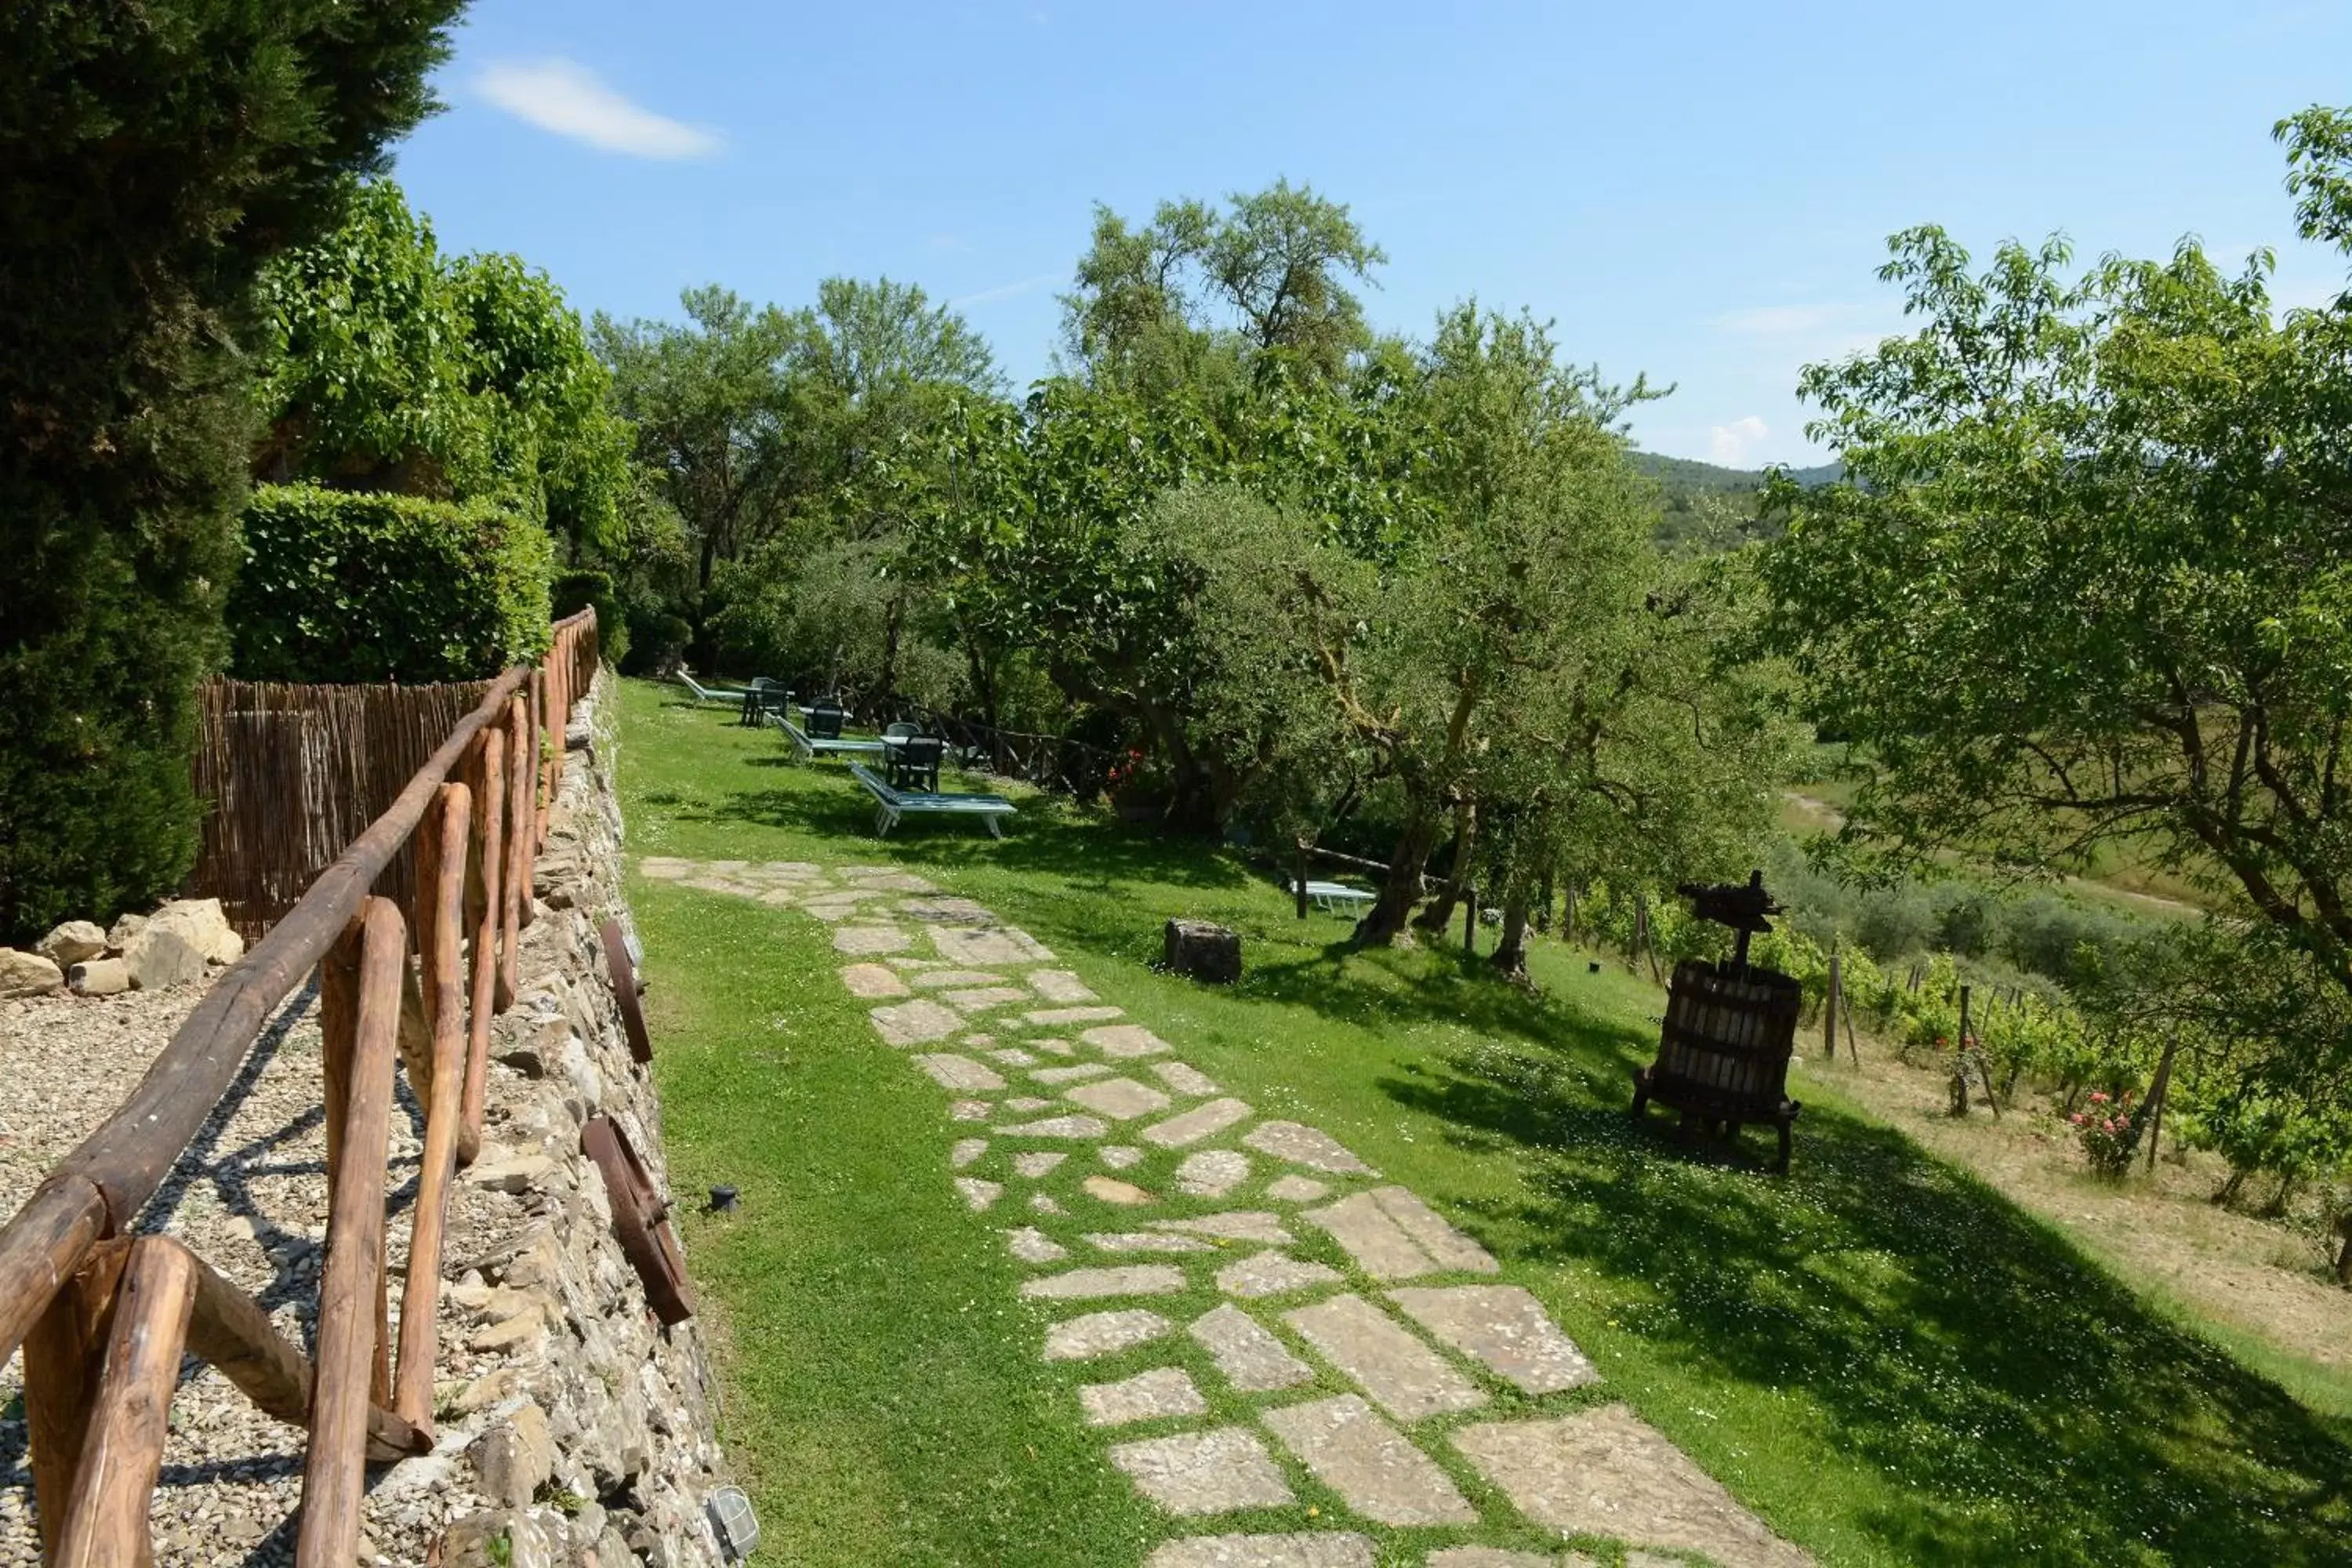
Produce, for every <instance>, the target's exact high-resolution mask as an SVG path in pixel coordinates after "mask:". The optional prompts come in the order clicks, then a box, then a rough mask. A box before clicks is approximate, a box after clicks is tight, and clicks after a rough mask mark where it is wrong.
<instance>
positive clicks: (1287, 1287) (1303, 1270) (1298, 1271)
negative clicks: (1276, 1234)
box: [1217, 1251, 1339, 1301]
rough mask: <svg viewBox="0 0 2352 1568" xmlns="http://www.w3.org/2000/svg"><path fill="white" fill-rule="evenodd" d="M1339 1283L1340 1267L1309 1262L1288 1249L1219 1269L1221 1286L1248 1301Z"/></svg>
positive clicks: (1262, 1253)
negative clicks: (1290, 1253)
mask: <svg viewBox="0 0 2352 1568" xmlns="http://www.w3.org/2000/svg"><path fill="white" fill-rule="evenodd" d="M1338 1283H1339V1270H1338V1269H1336V1268H1331V1267H1329V1266H1328V1264H1322V1263H1308V1262H1305V1261H1303V1260H1301V1259H1299V1258H1293V1257H1291V1256H1290V1255H1289V1254H1288V1253H1286V1252H1270V1251H1269V1252H1260V1253H1257V1254H1255V1255H1254V1256H1252V1257H1249V1258H1243V1259H1242V1260H1241V1261H1240V1262H1238V1263H1228V1264H1226V1265H1225V1266H1224V1267H1223V1268H1220V1269H1218V1270H1217V1289H1220V1290H1223V1292H1224V1293H1225V1294H1226V1295H1228V1296H1239V1297H1240V1298H1241V1299H1242V1300H1245V1301H1254V1300H1259V1299H1261V1298H1263V1297H1266V1296H1286V1295H1289V1294H1290V1293H1291V1292H1292V1291H1294V1290H1307V1289H1313V1288H1315V1287H1316V1286H1318V1285H1337V1284H1338Z"/></svg>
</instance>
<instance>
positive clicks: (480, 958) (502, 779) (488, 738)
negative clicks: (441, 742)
mask: <svg viewBox="0 0 2352 1568" xmlns="http://www.w3.org/2000/svg"><path fill="white" fill-rule="evenodd" d="M481 739H482V746H481V752H480V755H479V757H478V759H477V764H476V770H475V775H474V798H475V799H476V800H478V801H480V802H481V803H482V812H481V820H480V824H479V826H478V827H477V829H476V831H475V846H476V847H475V851H474V855H475V859H476V860H477V861H478V864H479V867H480V870H479V873H478V875H479V878H480V883H479V887H480V892H479V897H480V900H481V907H480V910H479V912H478V915H477V916H476V918H475V921H474V947H473V952H472V955H471V957H472V961H473V971H474V973H473V985H472V988H471V993H470V1000H469V1002H468V1004H467V1024H466V1090H465V1096H464V1100H463V1104H464V1108H465V1109H464V1126H463V1129H462V1131H461V1132H460V1134H459V1137H458V1140H457V1157H458V1159H459V1160H461V1161H462V1162H464V1163H467V1164H468V1165H470V1164H472V1163H474V1156H475V1155H476V1154H477V1153H478V1152H480V1150H481V1142H482V1105H483V1100H484V1097H485V1095H486V1094H487V1092H488V1074H489V1061H490V1015H491V1014H492V1013H493V1012H494V1011H496V1010H497V1007H498V974H499V926H500V924H501V923H502V916H501V912H500V911H501V910H503V909H504V907H505V903H506V895H505V893H504V891H503V889H504V888H505V886H506V837H505V826H506V810H507V763H506V752H507V747H506V737H505V735H503V734H502V733H500V732H499V731H497V730H490V729H486V730H484V731H482V737H481Z"/></svg>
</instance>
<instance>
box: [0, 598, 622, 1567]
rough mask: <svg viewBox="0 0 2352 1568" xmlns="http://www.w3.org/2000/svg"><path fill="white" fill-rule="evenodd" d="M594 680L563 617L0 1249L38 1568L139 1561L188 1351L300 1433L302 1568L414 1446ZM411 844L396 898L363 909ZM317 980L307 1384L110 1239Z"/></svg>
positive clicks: (138, 1245) (325, 1558)
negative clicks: (403, 1179) (447, 1259)
mask: <svg viewBox="0 0 2352 1568" xmlns="http://www.w3.org/2000/svg"><path fill="white" fill-rule="evenodd" d="M595 668H596V623H595V616H594V614H593V612H592V611H583V612H581V613H580V614H579V615H577V616H572V617H570V618H569V619H566V620H564V621H562V622H559V623H557V625H556V626H555V636H554V642H553V646H552V647H551V648H550V650H549V652H548V655H547V657H546V658H545V659H544V660H542V661H541V663H540V664H539V665H538V666H537V667H536V668H528V667H520V666H519V667H517V668H513V669H509V670H508V671H507V672H506V673H505V674H504V675H502V676H500V677H499V679H496V680H494V681H492V682H490V683H489V684H488V688H487V689H485V690H484V691H483V692H482V694H481V696H480V699H479V700H478V701H477V702H476V703H475V704H474V706H473V708H472V709H471V710H470V711H468V712H467V713H465V714H464V716H463V717H461V718H458V719H457V720H456V721H454V722H453V723H452V724H451V725H450V726H449V728H448V730H447V732H446V735H445V736H444V737H443V739H442V740H441V742H440V744H439V745H438V746H437V747H436V748H435V750H434V751H433V753H432V755H431V756H430V757H429V758H428V759H427V760H426V761H425V764H424V766H422V767H421V768H418V769H417V770H416V771H415V774H414V775H413V776H411V777H410V778H409V780H408V782H407V784H406V785H405V786H404V787H403V788H402V789H401V790H400V791H399V793H398V794H397V795H395V796H394V798H393V800H392V803H391V805H389V806H388V807H386V808H385V809H384V810H383V813H382V815H380V816H377V817H376V818H375V820H374V821H373V822H372V823H370V824H369V825H368V826H367V827H366V829H365V830H364V831H362V832H361V833H360V834H359V835H358V836H357V837H354V838H352V841H351V843H350V844H349V846H348V847H345V848H344V849H343V850H342V852H341V854H340V855H339V856H337V857H336V858H335V860H334V862H333V864H331V865H330V866H329V867H327V868H326V869H325V870H324V871H322V872H320V874H319V876H318V878H317V879H315V880H314V881H312V882H311V884H310V889H309V890H308V891H306V892H304V893H303V894H302V895H301V897H300V898H299V900H296V901H295V902H294V904H293V906H292V907H291V909H289V910H288V911H287V912H286V914H285V917H284V918H283V919H282V920H280V921H278V922H277V924H276V925H275V927H274V928H273V929H271V931H269V933H268V935H267V936H265V937H263V938H262V939H261V941H260V942H257V944H256V945H255V946H254V947H253V948H252V950H251V951H250V952H247V954H246V955H245V956H244V957H243V958H242V959H240V960H239V961H238V962H237V963H236V964H234V965H233V966H231V967H230V969H229V970H228V971H227V973H225V974H223V975H222V976H221V978H220V980H219V982H218V983H217V984H215V985H214V986H213V988H212V989H211V990H210V991H208V992H207V993H205V996H204V999H203V1000H202V1001H200V1002H199V1003H198V1004H197V1005H196V1008H195V1011H194V1013H192V1014H190V1015H189V1017H188V1020H187V1022H186V1023H184V1024H183V1025H182V1026H180V1029H179V1032H178V1033H177V1034H175V1035H173V1037H172V1040H171V1043H170V1044H169V1045H168V1046H166V1047H164V1048H163V1052H162V1053H161V1054H160V1055H158V1056H157V1057H156V1058H155V1060H154V1062H153V1064H152V1066H150V1067H149V1068H148V1069H147V1074H146V1076H145V1077H144V1078H143V1079H141V1080H140V1082H139V1085H138V1087H137V1088H136V1089H133V1090H132V1091H131V1096H130V1098H129V1099H128V1100H125V1101H124V1102H123V1103H122V1105H121V1108H120V1109H119V1110H116V1111H115V1112H114V1114H113V1115H112V1116H110V1117H109V1118H108V1119H107V1120H106V1121H105V1122H104V1123H103V1124H102V1125H100V1127H99V1128H98V1130H97V1131H94V1132H92V1133H91V1134H90V1135H89V1137H88V1138H86V1139H84V1140H83V1141H82V1142H81V1143H80V1145H79V1147H77V1148H76V1149H75V1150H74V1151H73V1152H71V1153H69V1154H68V1155H67V1156H66V1157H65V1159H64V1160H62V1161H61V1162H59V1163H58V1165H57V1167H56V1168H55V1169H54V1170H52V1171H51V1172H50V1173H49V1174H48V1176H47V1179H46V1180H45V1181H44V1182H43V1183H42V1184H41V1185H40V1186H39V1188H37V1190H36V1191H35V1192H34V1194H33V1196H32V1197H31V1198H30V1199H29V1200H28V1201H27V1202H26V1204H25V1206H24V1207H23V1208H21V1209H19V1210H18V1211H17V1212H16V1216H15V1217H14V1218H12V1219H11V1220H10V1221H9V1222H8V1224H7V1226H6V1227H5V1229H0V1360H5V1359H6V1357H7V1355H8V1354H9V1352H12V1351H14V1350H15V1349H16V1347H17V1346H18V1345H19V1344H21V1345H23V1347H24V1351H25V1413H26V1425H27V1427H28V1430H29V1432H30V1435H31V1439H32V1469H33V1487H34V1498H35V1503H36V1507H37V1511H38V1514H39V1519H40V1526H41V1545H42V1554H43V1560H44V1562H45V1563H51V1564H63V1565H70V1568H145V1565H146V1564H148V1563H152V1560H153V1548H152V1542H151V1541H150V1539H149V1531H148V1524H147V1518H148V1505H149V1499H150V1497H151V1495H152V1492H153V1490H154V1487H155V1481H156V1477H157V1475H158V1473H159V1471H160V1468H161V1467H162V1463H163V1439H164V1434H165V1429H166V1424H167V1418H168V1415H169V1412H170V1407H171V1399H172V1393H173V1387H174V1386H175V1384H177V1382H178V1378H179V1366H180V1358H181V1356H182V1354H183V1353H184V1352H194V1354H195V1355H197V1356H199V1357H201V1358H202V1359H203V1360H205V1361H206V1362H208V1363H211V1364H212V1365H213V1366H215V1367H216V1368H218V1369H219V1371H220V1372H221V1373H222V1374H223V1375H224V1376H226V1378H227V1379H228V1380H229V1381H230V1382H231V1383H232V1384H235V1385H236V1387H237V1388H238V1389H239V1390H240V1391H241V1392H243V1393H244V1394H245V1395H246V1396H247V1398H249V1399H251V1400H252V1401H253V1402H254V1404H255V1405H257V1406H259V1407H260V1408H261V1409H262V1410H263V1411H264V1412H266V1413H267V1414H268V1415H272V1416H275V1417H277V1418H278V1420H281V1421H284V1422H287V1423H289V1424H290V1425H294V1426H301V1427H304V1428H305V1429H306V1430H307V1431H308V1433H309V1437H310V1444H309V1451H308V1454H307V1456H306V1458H305V1461H304V1467H303V1474H302V1507H301V1520H300V1523H299V1528H298V1533H297V1539H296V1547H295V1561H296V1563H298V1564H299V1568H348V1564H350V1563H352V1561H353V1560H354V1557H355V1554H356V1552H357V1550H358V1542H359V1532H360V1521H361V1512H362V1502H363V1488H364V1485H365V1467H366V1465H367V1463H368V1461H369V1460H370V1459H371V1458H373V1459H377V1460H384V1459H392V1458H400V1457H402V1456H404V1455H409V1454H421V1453H424V1452H425V1451H427V1450H428V1449H429V1448H430V1447H432V1445H433V1428H432V1396H433V1354H434V1349H435V1345H436V1323H435V1315H436V1308H437V1305H438V1300H439V1284H440V1275H441V1256H440V1254H441V1240H442V1235H443V1222H444V1217H445V1210H446V1204H447V1197H448V1192H449V1186H450V1183H451V1181H452V1180H453V1177H454V1173H455V1170H456V1167H457V1165H458V1164H461V1163H467V1162H469V1161H471V1160H472V1159H473V1157H474V1155H475V1153H476V1152H477V1151H478V1148H479V1146H480V1139H481V1124H482V1103H483V1083H484V1073H485V1068H486V1061H487V1057H488V1044H489V1020H490V1016H491V1014H492V1013H493V1012H499V1011H504V1010H505V1008H506V1007H507V1006H508V1005H509V1004H510V1003H511V1001H512V1000H513V995H514V984H515V975H516V970H515V964H516V959H517V942H518V933H519V932H520V929H521V927H522V925H523V923H524V922H526V921H528V920H529V919H530V902H531V900H530V872H531V862H532V859H533V858H534V857H535V856H536V854H537V852H538V850H539V849H540V848H541V847H542V846H543V845H544V844H545V842H546V836H547V814H548V808H549V807H550V805H551V804H552V800H553V794H554V786H555V784H556V781H557V780H558V778H559V777H560V776H561V774H560V770H561V769H562V762H563V731H564V726H565V723H566V721H567V720H568V718H569V716H570V711H571V708H572V703H574V702H576V701H577V700H579V699H580V697H581V695H582V694H583V692H584V691H585V690H586V689H587V682H588V681H589V679H591V678H593V675H594V673H595ZM542 736H544V737H547V738H548V740H547V743H544V744H542V743H541V737H542ZM412 843H413V844H414V846H415V875H414V878H413V879H412V880H411V883H410V889H411V890H410V891H409V892H408V894H407V895H406V896H404V898H402V899H399V900H395V899H394V898H392V897H387V896H384V895H383V894H381V893H378V892H373V891H371V889H375V888H377V887H378V886H379V885H380V883H381V882H382V879H383V878H384V875H385V872H386V869H387V868H389V867H391V866H392V865H393V863H394V860H395V859H396V858H400V857H401V856H402V854H403V852H404V849H406V848H407V847H409V846H410V845H411V844H412ZM467 937H470V942H465V941H463V940H461V939H463V938H467ZM467 947H470V952H468V951H467ZM314 968H315V969H317V970H319V972H320V1028H321V1031H322V1035H323V1045H322V1049H321V1053H320V1054H321V1064H322V1071H321V1075H320V1076H321V1078H322V1079H323V1080H324V1081H323V1082H322V1084H321V1085H320V1096H321V1100H322V1103H323V1106H324V1109H325V1122H326V1135H327V1179H328V1187H329V1200H328V1202H329V1207H328V1223H327V1247H326V1261H325V1267H324V1268H323V1269H322V1270H321V1272H320V1285H319V1300H318V1326H317V1334H316V1350H317V1353H316V1355H315V1358H313V1357H306V1356H304V1355H303V1354H302V1352H301V1351H300V1349H299V1347H297V1346H295V1345H293V1344H289V1342H286V1341H285V1340H284V1339H283V1338H281V1337H280V1336H279V1335H278V1332H277V1331H276V1330H275V1329H274V1328H273V1327H272V1326H271V1324H270V1321H269V1318H268V1313H267V1312H266V1311H264V1310H263V1309H262V1307H261V1306H260V1304H259V1303H258V1302H257V1301H255V1300H253V1298H252V1297H250V1296H249V1295H247V1294H246V1292H244V1291H243V1290H241V1289H238V1288H237V1287H236V1286H235V1285H233V1284H230V1283H229V1282H228V1281H227V1280H226V1279H223V1278H222V1277H221V1276H220V1275H219V1274H218V1273H216V1272H215V1270H213V1269H212V1268H210V1267H209V1266H207V1265H206V1264H205V1262H204V1261H203V1259H201V1258H197V1257H195V1256H194V1254H192V1253H190V1252H189V1251H188V1250H187V1249H186V1248H185V1247H183V1246H182V1245H181V1244H180V1243H179V1242H178V1241H176V1240H174V1239H173V1238H172V1237H162V1236H141V1237H136V1238H132V1237H131V1226H132V1224H133V1223H134V1221H135V1220H136V1218H137V1216H138V1215H139V1211H140V1209H141V1207H142V1205H144V1204H145V1203H146V1201H147V1200H148V1198H149V1197H150V1196H152V1194H154V1192H155V1190H156V1188H157V1187H158V1186H159V1185H161V1184H162V1183H163V1178H164V1176H165V1175H166V1174H167V1173H169V1172H170V1170H171V1168H172V1165H173V1163H174V1162H175V1161H176V1160H177V1159H178V1158H179V1156H180V1154H181V1152H183V1151H184V1150H185V1149H186V1147H187V1145H188V1142H189V1141H190V1140H191V1139H192V1138H194V1136H195V1134H196V1132H197V1131H198V1130H199V1129H200V1128H201V1127H202V1126H203V1125H204V1122H205V1119H206V1118H207V1117H208V1116H210V1115H211V1114H212V1112H213V1110H214V1108H215V1106H216V1105H217V1104H218V1102H219V1100H220V1098H221V1096H222V1095H223V1093H225V1092H226V1090H227V1089H228V1087H229V1085H230V1084H231V1082H232V1081H233V1080H234V1079H236V1075H237V1071H238V1069H239V1068H241V1067H242V1066H243V1064H244V1062H245V1059H246V1057H247V1054H248V1053H249V1052H250V1051H251V1050H252V1048H253V1044H254V1041H255V1040H256V1038H257V1037H258V1036H259V1034H260V1032H261V1029H262V1026H264V1024H265V1023H266V1022H267V1021H268V1017H269V1016H270V1014H271V1013H272V1012H273V1011H275V1010H276V1008H277V1007H278V1004H279V1003H281V1002H283V1001H284V1000H285V999H286V997H287V996H288V995H289V994H291V993H292V992H293V991H294V989H295V987H297V986H298V985H299V984H302V982H303V981H304V979H305V978H307V977H308V976H309V974H310V972H311V971H312V970H313V969H314ZM395 1060H397V1061H398V1062H399V1063H401V1064H403V1065H404V1069H405V1070H406V1072H407V1073H408V1075H409V1081H410V1087H411V1089H413V1090H414V1092H415V1097H416V1101H417V1103H418V1104H419V1105H420V1106H422V1107H424V1108H425V1148H424V1152H423V1157H422V1165H423V1169H422V1172H421V1174H420V1175H419V1178H418V1185H417V1192H416V1200H415V1205H416V1206H415V1216H414V1220H413V1223H412V1226H411V1236H410V1243H409V1256H408V1265H407V1268H406V1271H405V1272H406V1278H405V1281H404V1285H403V1289H402V1296H401V1312H400V1331H399V1338H398V1340H397V1342H396V1343H395V1342H394V1338H393V1335H392V1332H391V1330H390V1322H391V1311H390V1297H389V1285H390V1276H391V1271H390V1269H389V1268H388V1267H387V1260H386V1258H385V1257H384V1232H385V1222H384V1162H385V1157H386V1152H387V1148H388V1140H389V1135H390V1118H391V1111H392V1102H393V1075H394V1065H395Z"/></svg>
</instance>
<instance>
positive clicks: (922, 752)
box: [889, 735, 947, 795]
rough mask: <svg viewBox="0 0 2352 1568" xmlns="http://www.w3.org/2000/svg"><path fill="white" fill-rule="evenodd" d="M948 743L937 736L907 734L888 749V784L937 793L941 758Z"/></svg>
mask: <svg viewBox="0 0 2352 1568" xmlns="http://www.w3.org/2000/svg"><path fill="white" fill-rule="evenodd" d="M946 751H947V742H945V741H942V740H940V738H939V737H938V736H937V735H910V736H908V738H907V739H905V740H903V741H900V742H898V744H897V745H895V746H893V747H891V748H890V751H889V763H890V787H891V788H892V789H903V790H920V791H922V792H923V793H924V794H926V795H937V794H939V793H940V755H941V754H942V753H944V752H946Z"/></svg>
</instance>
